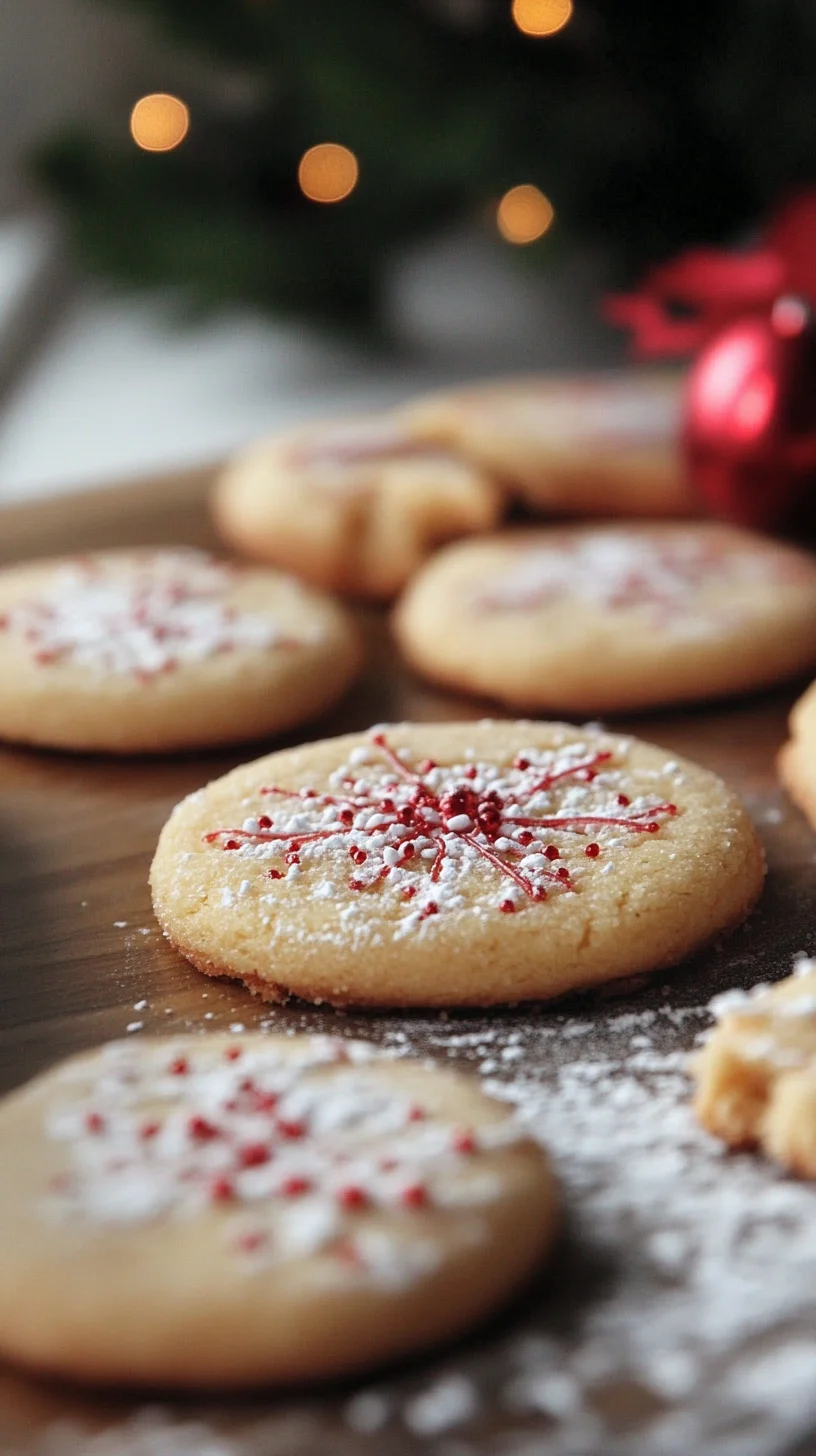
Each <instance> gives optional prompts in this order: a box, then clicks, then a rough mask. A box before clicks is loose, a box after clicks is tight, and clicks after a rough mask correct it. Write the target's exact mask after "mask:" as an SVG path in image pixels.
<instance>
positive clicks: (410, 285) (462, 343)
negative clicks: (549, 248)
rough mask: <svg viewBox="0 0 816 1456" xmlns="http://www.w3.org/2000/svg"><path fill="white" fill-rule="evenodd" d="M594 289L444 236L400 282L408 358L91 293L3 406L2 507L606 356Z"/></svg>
mask: <svg viewBox="0 0 816 1456" xmlns="http://www.w3.org/2000/svg"><path fill="white" fill-rule="evenodd" d="M593 284H594V287H593ZM597 287H598V283H597V279H595V278H594V277H593V274H592V270H591V269H590V270H589V276H587V270H586V269H584V270H583V271H582V270H581V269H580V268H578V269H575V270H573V271H572V272H571V273H570V275H569V276H565V275H564V274H563V273H562V274H560V275H559V277H558V278H554V279H552V280H549V281H548V282H547V283H542V282H541V281H539V280H536V281H534V282H533V281H531V279H530V278H529V276H525V275H524V273H523V272H522V273H521V274H519V273H517V272H516V271H515V269H514V268H513V267H512V265H511V264H510V262H509V260H508V259H507V256H506V254H504V253H503V251H502V250H501V249H496V248H495V247H493V246H491V245H489V244H486V243H485V241H484V239H483V238H481V237H480V236H479V235H476V236H475V237H474V236H469V235H464V236H462V237H455V236H454V237H448V238H445V239H443V240H440V241H439V242H437V243H436V244H433V245H429V246H426V247H425V248H424V249H421V250H416V252H415V253H414V254H413V255H410V256H408V257H406V258H405V259H404V260H403V262H402V264H401V266H400V268H399V270H395V272H394V275H393V276H392V279H391V281H390V287H389V305H388V307H389V313H390V316H391V319H392V323H393V327H394V329H395V331H396V332H397V334H398V336H399V337H400V338H402V339H403V340H405V342H406V345H407V348H408V350H409V351H410V353H408V354H407V355H406V357H405V358H404V359H403V360H400V359H399V358H395V357H389V358H387V359H386V358H382V357H380V358H378V357H377V356H375V355H373V354H370V353H365V352H364V351H363V350H362V349H356V348H354V347H353V346H351V345H347V344H342V343H340V342H338V341H337V340H334V339H331V338H329V337H327V336H325V335H321V334H319V333H318V332H317V331H314V330H310V329H308V328H307V327H306V326H305V325H304V324H298V323H283V322H275V321H270V320H269V319H264V318H261V317H260V316H256V315H254V314H252V313H250V312H246V313H239V312H237V311H233V312H231V313H229V314H222V315H220V316H218V317H217V318H215V319H209V320H207V321H206V322H203V323H190V322H189V321H185V320H184V319H183V318H182V317H180V316H179V315H178V314H177V313H174V311H173V308H172V306H171V302H170V300H168V298H166V297H165V298H160V297H157V296H155V295H154V296H152V297H148V298H145V297H144V296H142V297H140V298H132V297H131V298H123V297H115V296H103V295H100V294H92V293H86V294H85V295H84V296H81V297H79V298H77V299H75V300H74V301H73V303H72V304H71V306H70V307H69V309H68V311H67V312H66V313H65V314H64V315H63V316H62V317H61V318H60V319H59V321H58V322H57V323H56V325H55V327H54V329H53V331H52V333H51V334H50V336H49V338H48V341H47V344H46V346H45V347H44V348H43V350H42V352H41V354H40V356H39V358H38V359H37V360H36V362H35V364H34V365H33V366H31V367H29V369H28V370H27V371H26V372H25V373H24V374H23V376H22V377H21V378H20V379H19V380H18V382H17V386H16V388H15V389H14V390H13V391H12V392H11V393H9V394H7V395H6V397H5V399H4V400H3V401H2V408H1V409H0V503H3V502H8V501H11V500H15V499H26V498H34V497H36V496H47V495H53V494H58V493H59V492H63V491H70V490H75V489H79V488H82V487H84V486H93V485H96V484H103V483H107V482H111V481H116V480H122V479H126V478H128V477H133V476H138V475H140V474H149V473H157V472H161V471H163V470H172V469H176V468H184V467H186V466H191V465H196V464H202V463H207V462H209V461H212V460H214V459H217V458H218V457H220V456H223V455H225V454H227V453H228V452H229V451H231V450H233V449H235V448H236V447H237V446H238V445H240V444H242V443H244V442H245V441H248V440H251V439H252V438H253V437H255V436H257V435H262V434H264V433H265V432H267V431H269V430H273V429H276V428H278V427H280V426H282V425H285V424H288V423H289V422H293V421H297V420H300V419H304V418H307V417H310V416H313V417H316V416H327V415H332V414H338V415H343V414H344V413H347V412H350V411H353V410H360V409H369V408H379V407H383V406H388V405H391V404H395V403H398V402H401V401H403V400H405V399H408V398H410V397H411V396H412V395H416V394H418V393H421V392H422V391H423V390H428V389H433V388H436V387H438V386H439V385H443V384H454V383H456V382H457V381H459V380H461V379H465V378H473V377H474V376H483V375H488V376H489V375H491V374H496V373H507V372H512V371H513V370H514V369H515V370H519V369H526V370H529V369H533V368H537V369H557V368H565V367H566V368H572V369H575V368H579V367H584V368H586V367H598V366H599V365H603V364H609V363H610V362H613V361H614V360H615V359H617V358H618V357H619V356H620V352H621V346H620V344H619V342H618V341H617V340H615V339H614V338H613V337H612V336H611V335H610V334H609V333H608V332H607V333H606V334H604V332H603V331H602V329H601V328H600V327H599V325H598V322H597V311H596V305H595V303H594V301H593V300H594V296H595V294H596V292H597Z"/></svg>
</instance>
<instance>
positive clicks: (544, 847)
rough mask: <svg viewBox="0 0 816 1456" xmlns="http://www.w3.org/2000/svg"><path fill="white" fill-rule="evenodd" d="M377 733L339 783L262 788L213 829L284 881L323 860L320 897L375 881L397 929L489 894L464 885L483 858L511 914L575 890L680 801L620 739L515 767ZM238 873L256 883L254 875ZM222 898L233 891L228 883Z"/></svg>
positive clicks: (542, 754) (527, 759)
mask: <svg viewBox="0 0 816 1456" xmlns="http://www.w3.org/2000/svg"><path fill="white" fill-rule="evenodd" d="M370 743H371V747H370V748H369V749H367V753H368V754H370V757H367V758H366V759H365V760H363V761H361V760H360V758H359V756H358V757H357V758H356V759H354V758H353V755H354V753H355V752H356V750H353V751H352V760H353V761H350V762H349V763H346V764H343V765H341V766H339V767H338V769H337V770H336V772H335V773H334V774H332V776H331V779H330V784H331V792H327V793H324V792H320V791H318V790H315V789H314V788H311V787H304V788H302V789H300V790H298V791H294V790H287V789H283V788H280V787H278V786H275V785H272V786H269V787H266V788H262V789H261V790H260V792H259V793H258V796H257V805H256V804H255V803H252V807H253V809H254V810H255V812H254V813H253V814H252V815H249V816H247V817H245V818H243V820H242V822H241V824H240V826H236V827H229V826H227V827H223V828H221V827H220V828H217V829H212V830H210V831H208V832H207V833H206V834H205V836H204V841H205V843H207V844H211V845H213V846H214V847H217V848H218V849H219V850H222V851H229V852H230V853H233V854H236V855H237V856H238V857H240V860H241V862H242V869H243V865H244V862H245V861H248V862H249V863H252V864H254V865H255V866H256V870H257V867H259V866H258V862H259V861H260V862H261V863H263V864H266V865H268V866H270V867H268V868H266V869H265V874H266V875H267V876H268V877H269V878H271V879H272V880H274V881H280V880H283V879H285V880H286V881H287V882H293V881H297V880H299V879H300V878H301V876H302V875H303V874H304V873H305V872H306V871H308V870H312V871H313V870H314V869H316V868H317V869H319V870H320V876H319V877H317V876H314V875H312V876H311V877H310V878H311V893H312V895H313V897H314V898H316V899H321V900H323V899H325V900H327V901H329V900H331V897H332V896H333V894H334V893H335V886H336V885H337V884H338V883H340V884H342V883H345V885H346V886H347V887H348V888H349V889H351V890H352V891H354V892H356V893H358V894H361V893H363V892H370V891H374V890H379V891H380V892H381V893H385V894H386V895H387V896H388V897H389V898H390V899H392V900H394V901H396V903H397V905H398V906H399V907H401V908H402V914H401V915H400V916H399V919H398V920H397V922H396V924H395V925H394V927H393V930H392V934H393V936H394V938H395V939H400V938H401V937H403V936H405V935H408V934H411V933H412V932H416V931H419V930H422V929H423V928H424V927H425V926H426V924H427V922H428V921H430V920H432V919H435V918H436V917H437V916H439V915H441V914H443V913H446V912H448V913H449V912H457V911H459V912H463V913H470V914H473V913H476V914H481V913H482V911H483V908H484V907H483V905H482V903H481V902H477V903H476V904H475V905H474V906H468V905H467V903H466V899H465V897H464V895H463V888H464V886H465V885H466V883H467V882H468V881H469V880H472V878H473V871H474V870H475V869H476V868H477V867H478V869H479V870H480V871H482V872H484V871H485V869H487V870H488V871H489V873H490V877H491V881H492V883H493V885H494V886H495V888H494V891H493V893H492V894H491V895H490V896H489V898H488V899H487V907H489V908H491V909H494V910H498V911H499V912H501V913H502V914H504V915H513V914H515V913H516V912H517V911H518V910H521V909H524V908H525V906H526V905H528V904H530V903H536V902H540V901H543V900H545V899H546V898H547V896H548V895H549V894H551V893H553V892H555V893H560V894H571V893H574V892H575V891H576V890H577V889H579V888H580V884H581V881H582V879H583V878H584V877H585V876H586V875H587V874H588V873H591V870H590V868H589V866H590V865H597V866H598V870H599V871H600V872H601V873H604V871H605V868H606V863H609V862H610V861H606V863H599V861H601V860H603V859H604V858H605V856H606V854H607V853H609V854H612V856H613V858H614V855H615V853H616V852H617V851H618V849H619V847H620V846H621V845H622V844H623V843H624V842H625V841H626V840H627V838H631V839H636V838H638V837H641V836H642V837H649V836H651V835H653V834H658V833H659V832H660V829H661V826H662V825H663V824H664V823H665V821H666V820H667V819H670V818H673V817H674V816H675V815H676V814H677V813H678V809H677V806H676V805H675V804H673V803H668V802H665V801H663V800H661V799H660V798H659V797H658V796H657V795H655V794H648V793H643V792H642V788H641V789H638V788H636V787H634V786H633V783H634V781H633V778H632V775H631V773H630V772H629V770H628V769H627V764H626V745H625V744H624V743H620V744H618V745H617V748H616V750H614V751H613V749H612V748H607V747H604V748H603V749H599V748H598V746H597V744H594V745H593V744H592V743H591V742H586V743H585V742H581V741H578V742H575V743H570V744H566V745H565V746H564V747H562V748H558V749H554V750H549V751H542V750H536V749H527V750H524V751H523V752H520V753H519V754H517V755H516V757H515V759H514V760H513V762H512V764H511V765H510V766H507V767H505V766H501V765H499V764H497V763H495V762H492V763H491V762H478V761H476V760H475V759H472V760H471V761H465V762H462V763H454V764H451V765H444V766H443V765H439V764H436V763H434V762H432V761H431V760H429V759H426V760H423V761H420V762H418V763H414V762H413V761H412V759H411V755H410V754H408V753H406V752H405V751H399V750H395V749H394V748H393V747H392V745H391V743H390V741H389V739H388V737H387V735H386V734H385V733H384V732H382V731H372V734H371V737H370ZM360 768H363V770H364V771H363V774H362V775H361V774H360V772H359V769H360ZM287 801H288V802H287ZM246 802H247V803H249V802H250V801H246ZM242 883H243V885H245V886H246V887H247V888H246V889H245V890H243V891H242V893H243V894H247V893H248V892H249V890H250V888H251V882H250V881H247V880H244V881H243V882H242ZM256 885H257V880H256ZM277 898H278V896H277V894H274V895H271V896H270V902H271V903H273V904H274V903H275V902H276V900H277ZM225 903H226V904H227V905H228V906H231V905H232V904H233V897H232V893H231V891H228V898H227V899H226V902H225ZM355 910H356V907H355V906H354V905H353V904H352V905H343V906H342V907H341V909H340V910H339V911H338V915H339V917H340V918H341V919H344V921H345V922H346V924H345V930H346V933H347V934H350V935H351V936H352V938H353V936H354V934H355V932H356V931H358V930H359V933H360V935H361V936H365V935H367V934H368V933H369V931H370V927H369V925H368V923H367V921H364V920H362V919H361V921H360V924H359V926H357V925H352V923H351V922H352V921H353V920H354V918H355Z"/></svg>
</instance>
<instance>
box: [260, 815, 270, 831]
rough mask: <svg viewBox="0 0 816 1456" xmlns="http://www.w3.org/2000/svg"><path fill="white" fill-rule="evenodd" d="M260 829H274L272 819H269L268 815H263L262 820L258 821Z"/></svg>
mask: <svg viewBox="0 0 816 1456" xmlns="http://www.w3.org/2000/svg"><path fill="white" fill-rule="evenodd" d="M258 828H259V829H271V828H272V820H271V819H270V817H269V815H268V814H262V815H261V817H260V819H259V820H258Z"/></svg>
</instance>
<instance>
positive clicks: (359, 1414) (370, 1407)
mask: <svg viewBox="0 0 816 1456" xmlns="http://www.w3.org/2000/svg"><path fill="white" fill-rule="evenodd" d="M343 1414H344V1416H345V1418H346V1425H348V1426H350V1427H351V1429H352V1431H356V1432H357V1434H358V1435H359V1436H373V1435H374V1433H375V1431H381V1430H382V1428H383V1426H384V1425H386V1424H387V1422H388V1419H389V1417H390V1415H391V1402H390V1401H389V1400H388V1399H387V1398H386V1397H385V1396H384V1395H380V1394H379V1392H378V1391H376V1390H361V1391H360V1393H359V1395H355V1396H352V1398H351V1400H350V1401H349V1402H348V1404H347V1406H346V1408H345V1410H344V1412H343Z"/></svg>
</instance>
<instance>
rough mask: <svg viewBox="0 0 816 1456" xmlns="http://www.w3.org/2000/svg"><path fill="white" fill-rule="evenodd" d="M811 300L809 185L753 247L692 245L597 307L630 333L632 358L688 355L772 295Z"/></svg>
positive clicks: (814, 222)
mask: <svg viewBox="0 0 816 1456" xmlns="http://www.w3.org/2000/svg"><path fill="white" fill-rule="evenodd" d="M786 293H791V294H797V295H799V296H800V297H804V298H807V299H809V300H810V301H811V302H814V303H816V189H813V190H810V191H807V192H801V193H799V194H798V195H797V196H796V197H794V198H792V199H791V200H790V201H789V202H787V203H786V204H785V205H784V206H783V207H781V208H780V209H779V211H778V212H777V213H776V215H775V216H774V217H773V219H772V220H771V223H770V225H769V227H768V228H767V230H766V232H765V235H764V236H763V238H762V240H761V243H760V244H759V246H758V247H755V248H751V249H746V250H744V251H742V252H735V251H728V250H727V249H725V248H696V249H692V250H691V251H690V252H687V253H682V254H681V255H680V256H679V257H678V258H674V259H672V260H671V261H670V262H669V263H664V264H662V265H661V266H660V267H658V268H654V269H653V270H652V272H651V273H650V274H649V275H648V276H647V277H646V279H645V281H644V283H643V284H642V286H641V288H640V289H639V291H637V292H635V293H618V294H610V295H608V296H607V297H606V298H605V299H604V304H603V312H604V316H605V318H607V319H609V321H610V322H611V323H614V324H618V325H619V326H620V327H622V328H627V329H630V330H631V332H632V341H631V342H632V349H633V352H634V354H635V355H636V356H637V357H638V358H640V359H657V358H666V357H670V356H676V355H682V354H692V353H695V352H696V351H697V350H698V349H700V348H701V347H702V345H703V344H705V343H706V342H707V340H708V339H710V338H711V337H712V336H713V335H714V334H716V333H718V332H719V330H720V329H722V328H723V327H724V325H726V324H728V323H730V322H731V321H732V320H733V319H736V318H744V317H745V316H746V315H748V314H765V313H767V312H768V311H769V309H770V308H771V306H772V304H773V302H774V300H775V299H777V298H779V296H780V294H786Z"/></svg>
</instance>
